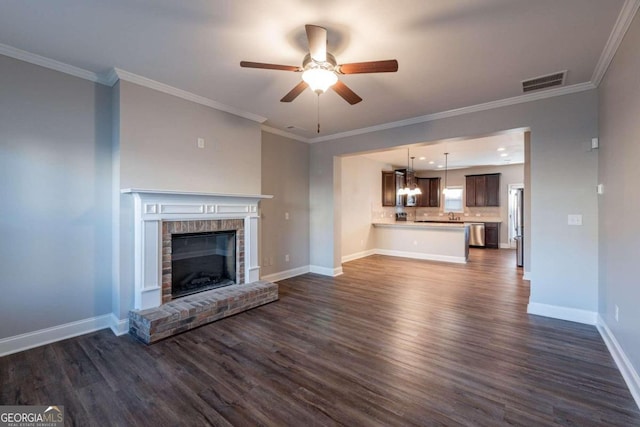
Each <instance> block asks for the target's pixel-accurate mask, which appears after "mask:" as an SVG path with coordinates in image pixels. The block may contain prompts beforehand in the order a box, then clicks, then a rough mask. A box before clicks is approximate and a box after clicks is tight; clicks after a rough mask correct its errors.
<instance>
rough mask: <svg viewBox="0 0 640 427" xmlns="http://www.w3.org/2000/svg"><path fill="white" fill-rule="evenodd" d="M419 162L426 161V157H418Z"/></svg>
mask: <svg viewBox="0 0 640 427" xmlns="http://www.w3.org/2000/svg"><path fill="white" fill-rule="evenodd" d="M418 160H426V157H424V156H422V157H418Z"/></svg>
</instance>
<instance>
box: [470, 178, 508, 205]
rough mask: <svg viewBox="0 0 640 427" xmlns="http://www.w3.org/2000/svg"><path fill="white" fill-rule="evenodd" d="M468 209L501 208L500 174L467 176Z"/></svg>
mask: <svg viewBox="0 0 640 427" xmlns="http://www.w3.org/2000/svg"><path fill="white" fill-rule="evenodd" d="M465 193H466V197H465V199H466V205H467V206H468V207H481V206H500V174H499V173H490V174H483V175H466V185H465Z"/></svg>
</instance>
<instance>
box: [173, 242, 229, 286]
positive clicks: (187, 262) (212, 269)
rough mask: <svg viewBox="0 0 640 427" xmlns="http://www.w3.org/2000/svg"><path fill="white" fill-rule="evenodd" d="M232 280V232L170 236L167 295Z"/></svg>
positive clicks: (223, 284)
mask: <svg viewBox="0 0 640 427" xmlns="http://www.w3.org/2000/svg"><path fill="white" fill-rule="evenodd" d="M235 283H236V232H235V231H216V232H206V233H185V234H173V235H172V236H171V297H172V298H179V297H184V296H186V295H191V294H195V293H197V292H203V291H208V290H210V289H215V288H220V287H223V286H229V285H233V284H235Z"/></svg>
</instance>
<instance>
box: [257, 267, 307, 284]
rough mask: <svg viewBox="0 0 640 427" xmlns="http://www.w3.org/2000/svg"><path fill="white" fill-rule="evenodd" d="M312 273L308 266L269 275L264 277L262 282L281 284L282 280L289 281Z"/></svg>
mask: <svg viewBox="0 0 640 427" xmlns="http://www.w3.org/2000/svg"><path fill="white" fill-rule="evenodd" d="M309 271H310V268H309V266H308V265H305V266H302V267H298V268H292V269H291V270H285V271H279V272H277V273H272V274H267V275H266V276H262V277H261V278H260V280H265V281H267V282H279V281H280V280H285V279H289V278H291V277H296V276H300V275H302V274H307V273H308V272H309Z"/></svg>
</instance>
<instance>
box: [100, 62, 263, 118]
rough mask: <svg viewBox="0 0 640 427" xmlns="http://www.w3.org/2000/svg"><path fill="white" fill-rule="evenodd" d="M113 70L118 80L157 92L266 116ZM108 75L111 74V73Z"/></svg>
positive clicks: (243, 113)
mask: <svg viewBox="0 0 640 427" xmlns="http://www.w3.org/2000/svg"><path fill="white" fill-rule="evenodd" d="M113 70H114V72H115V74H116V75H117V76H118V79H120V80H124V81H127V82H130V83H135V84H137V85H140V86H144V87H148V88H149V89H153V90H157V91H158V92H163V93H166V94H169V95H173V96H176V97H178V98H182V99H186V100H187V101H191V102H195V103H196V104H201V105H205V106H207V107H211V108H215V109H216V110H220V111H224V112H227V113H231V114H233V115H236V116H240V117H244V118H245V119H249V120H253V121H254V122H258V123H264V122H266V121H267V118H266V117H262V116H259V115H257V114H253V113H249V112H247V111H242V110H240V109H238V108H236V107H231V106H229V105H225V104H222V103H220V102H217V101H214V100H213V99H209V98H205V97H204V96H200V95H196V94H195V93H191V92H187V91H186V90H182V89H178V88H177V87H173V86H169V85H167V84H164V83H160V82H158V81H155V80H151V79H148V78H146V77H143V76H139V75H137V74H133V73H130V72H128V71H125V70H121V69H119V68H114V69H113ZM110 75H112V73H111V74H110Z"/></svg>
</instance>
